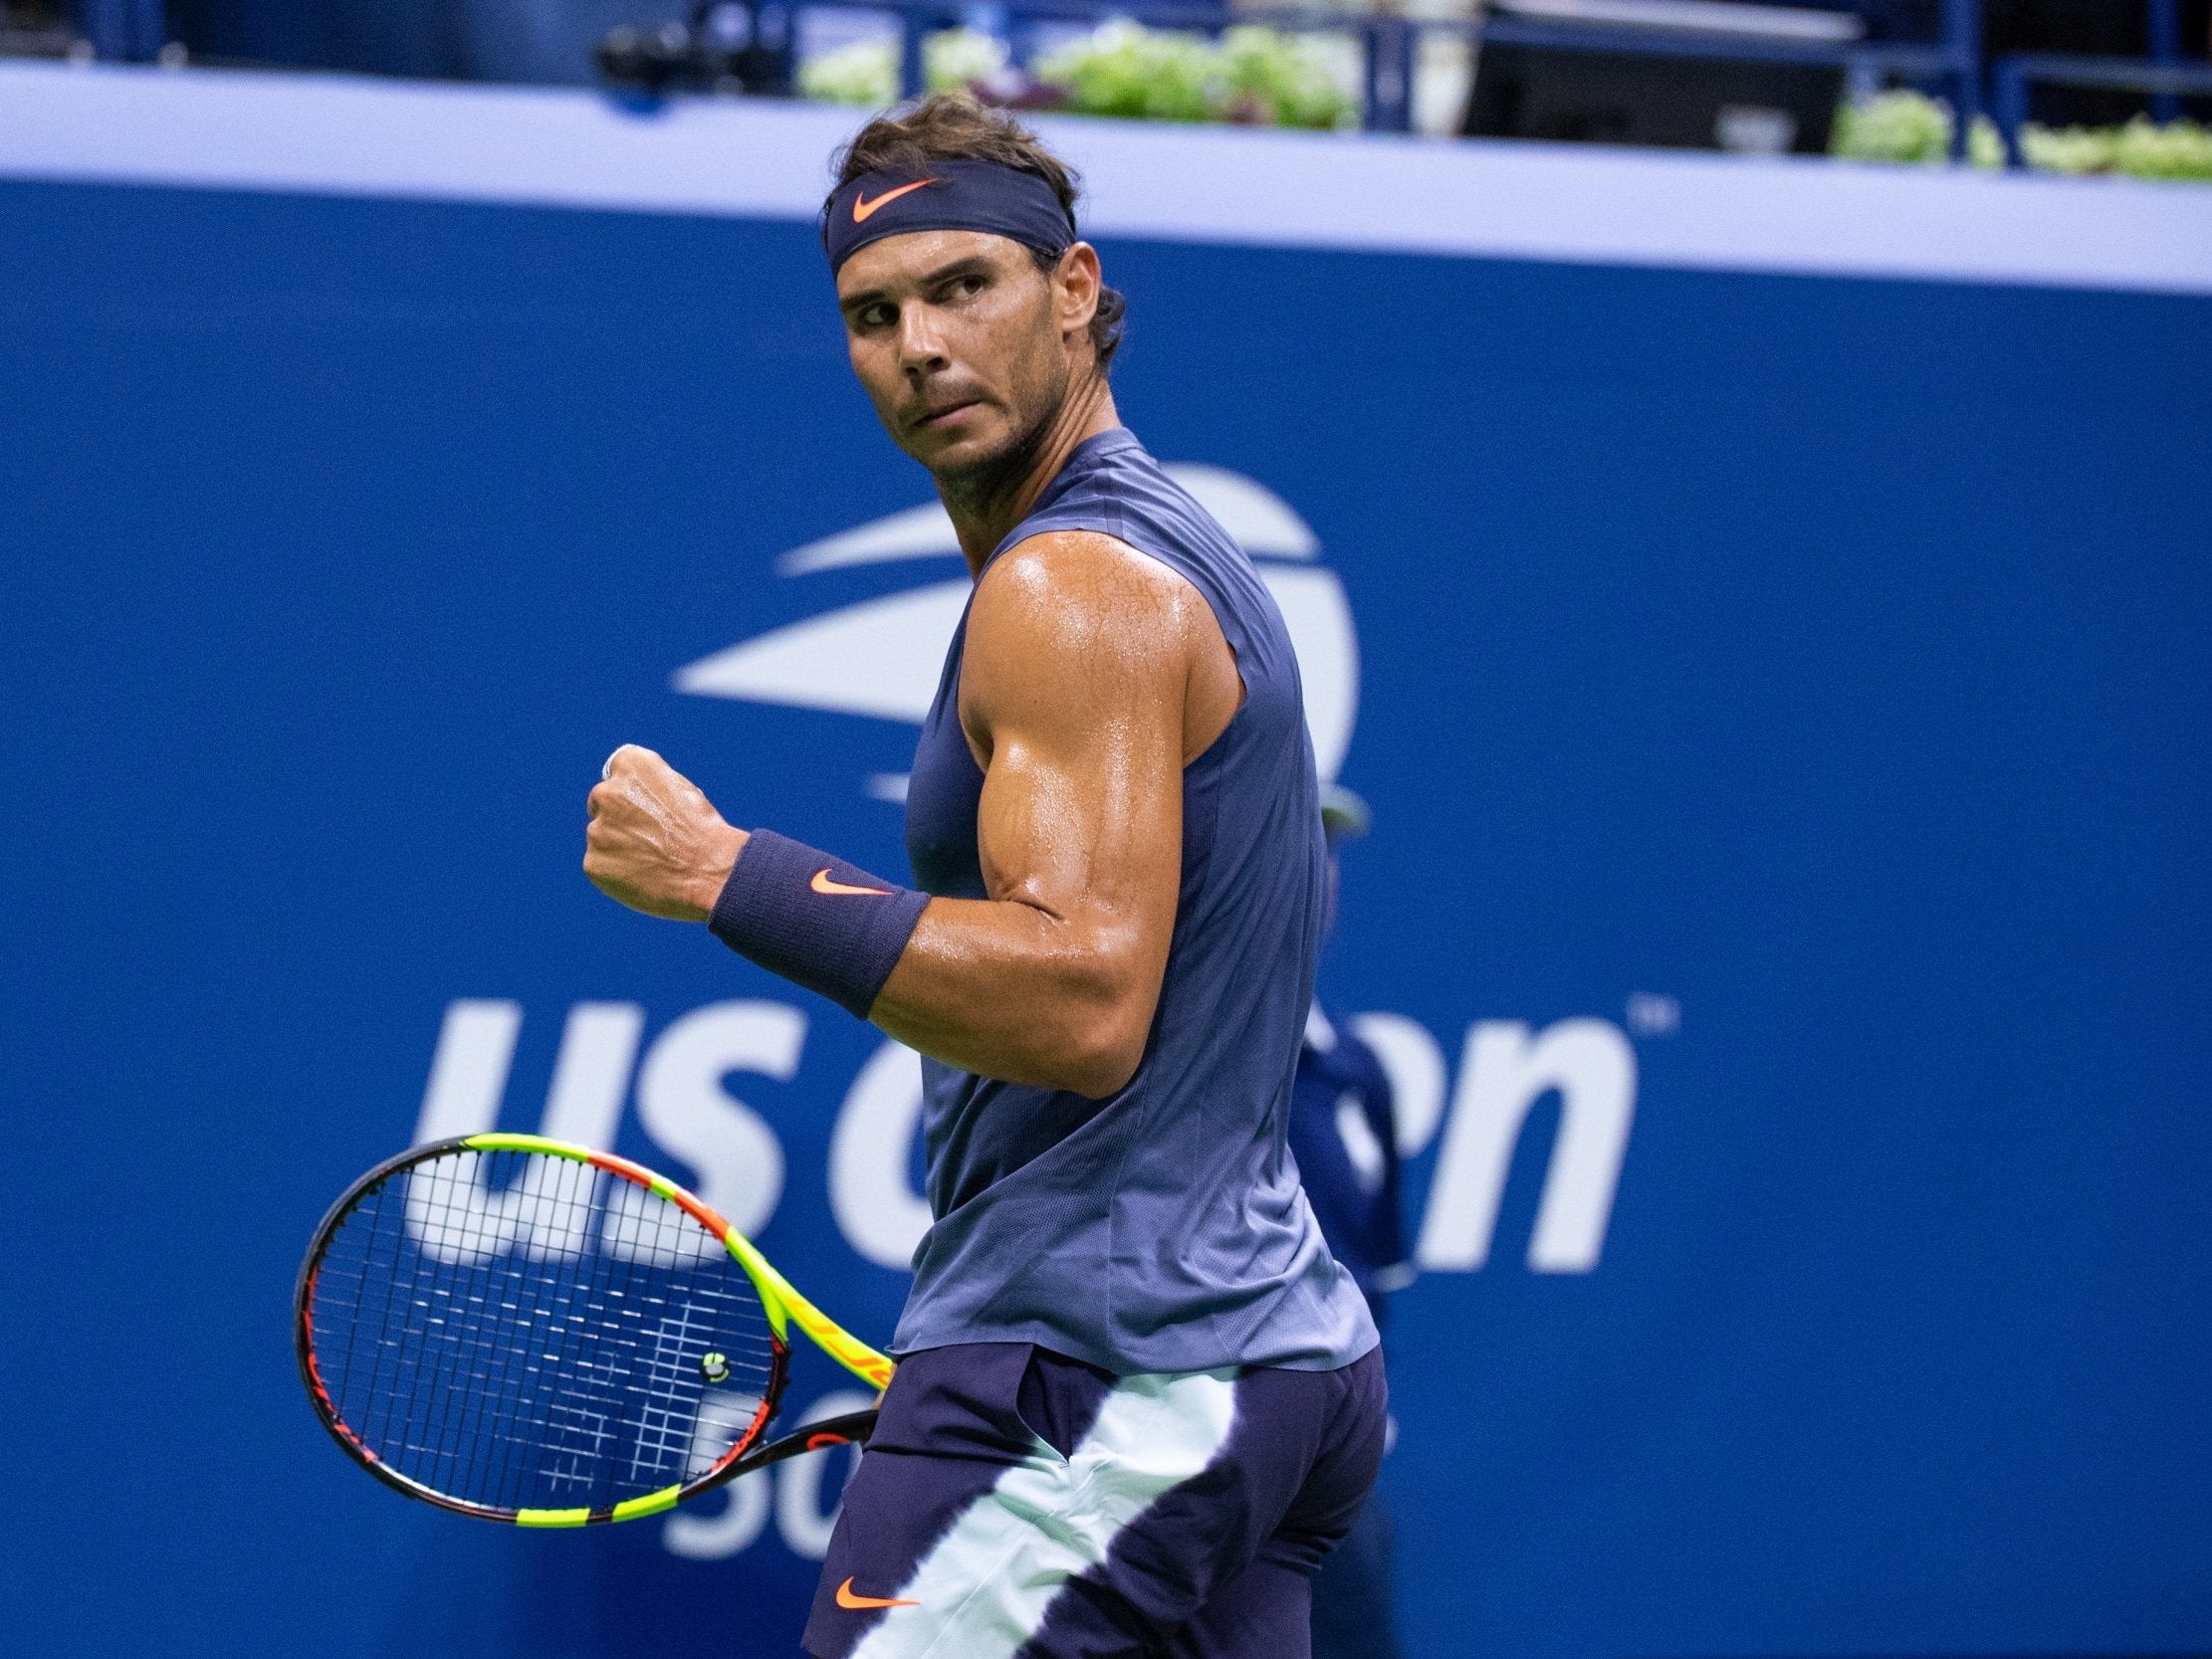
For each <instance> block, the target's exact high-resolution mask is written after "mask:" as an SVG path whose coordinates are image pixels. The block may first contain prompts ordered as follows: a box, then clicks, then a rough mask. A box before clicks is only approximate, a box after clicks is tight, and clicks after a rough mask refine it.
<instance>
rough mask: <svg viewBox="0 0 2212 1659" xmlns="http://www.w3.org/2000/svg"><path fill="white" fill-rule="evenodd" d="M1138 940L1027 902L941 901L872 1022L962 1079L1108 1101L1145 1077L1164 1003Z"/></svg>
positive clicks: (910, 945)
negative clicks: (963, 1074)
mask: <svg viewBox="0 0 2212 1659" xmlns="http://www.w3.org/2000/svg"><path fill="white" fill-rule="evenodd" d="M1117 933H1119V934H1121V935H1123V936H1118V937H1117ZM1133 933H1134V930H1116V929H1115V928H1114V927H1113V926H1112V924H1111V923H1110V922H1105V921H1102V920H1100V919H1097V918H1091V917H1085V918H1082V919H1068V918H1063V917H1058V916H1054V915H1053V914H1051V913H1050V912H1048V911H1045V910H1042V909H1039V908H1037V907H1036V906H1033V905H1029V904H1024V903H1020V902H1017V901H1008V900H961V899H935V900H932V901H931V902H930V905H929V908H928V909H927V910H926V911H924V912H923V913H922V919H921V922H920V925H919V926H918V927H917V928H916V929H915V931H914V935H913V937H912V938H910V939H909V940H908V941H907V946H906V949H905V951H904V952H903V953H901V955H900V957H899V960H898V965H897V966H895V967H894V968H893V969H892V970H891V975H890V977H889V979H887V980H886V981H885V983H884V986H883V989H882V991H881V993H880V994H879V995H878V996H877V998H876V1000H875V1004H874V1006H873V1007H872V1008H870V1010H869V1014H868V1017H869V1018H870V1019H871V1020H873V1021H874V1022H875V1023H876V1024H877V1025H878V1026H880V1027H881V1028H882V1029H883V1030H884V1031H886V1032H888V1033H889V1034H890V1035H891V1036H893V1037H896V1038H897V1039H898V1040H899V1041H900V1042H902V1043H904V1044H906V1045H907V1046H908V1047H909V1048H912V1049H918V1050H919V1051H921V1052H922V1053H924V1054H927V1055H929V1056H931V1057H932V1058H934V1059H937V1060H942V1061H944V1062H945V1063H946V1064H947V1065H951V1066H958V1067H960V1068H961V1069H962V1070H963V1071H970V1072H976V1073H980V1074H981V1075H983V1076H985V1077H995V1078H1001V1079H1004V1080H1005V1081H1006V1082H1009V1083H1026V1084H1033V1085H1037V1086H1040V1087H1043V1088H1052V1089H1069V1090H1073V1091H1074V1092H1075V1093H1077V1094H1081V1095H1089V1096H1092V1097H1094V1098H1096V1097H1100V1096H1104V1095H1110V1094H1112V1093H1113V1092H1114V1091H1115V1090H1116V1089H1119V1088H1120V1087H1121V1086H1122V1085H1123V1084H1124V1083H1126V1082H1128V1081H1129V1078H1130V1076H1131V1074H1132V1073H1133V1072H1134V1071H1135V1070H1136V1066H1137V1061H1138V1059H1139V1058H1140V1057H1141V1056H1142V1054H1143V1052H1144V1044H1145V1039H1146V1037H1147V1035H1148V1033H1149V1030H1150V1027H1151V1021H1152V1004H1153V1002H1154V1000H1156V998H1154V997H1151V996H1147V995H1145V994H1143V991H1142V989H1141V987H1142V985H1143V983H1144V979H1143V975H1142V973H1141V972H1140V971H1137V970H1136V969H1137V964H1135V963H1134V962H1133V961H1131V959H1130V958H1131V957H1132V955H1133V954H1134V951H1133V948H1132V947H1133V945H1134V943H1135V940H1134V938H1133V937H1131V936H1127V935H1130V934H1133Z"/></svg>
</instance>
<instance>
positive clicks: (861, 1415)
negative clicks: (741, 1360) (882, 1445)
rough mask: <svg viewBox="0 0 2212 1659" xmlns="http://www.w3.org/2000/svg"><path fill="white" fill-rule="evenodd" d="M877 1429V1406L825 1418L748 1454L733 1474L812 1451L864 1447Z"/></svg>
mask: <svg viewBox="0 0 2212 1659" xmlns="http://www.w3.org/2000/svg"><path fill="white" fill-rule="evenodd" d="M875 1426H876V1412H875V1407H874V1406H870V1407H869V1408H868V1409H867V1410H865V1411H848V1412H846V1413H845V1414H844V1415H843V1416H842V1417H824V1418H822V1419H821V1421H819V1422H815V1423H808V1424H806V1425H805V1426H804V1427H802V1428H797V1429H793V1430H792V1431H791V1432H790V1433H789V1434H786V1435H784V1436H782V1437H781V1438H780V1439H777V1440H771V1441H770V1442H769V1443H768V1444H767V1445H765V1446H762V1447H759V1448H757V1449H756V1450H753V1451H750V1452H747V1453H746V1454H745V1456H743V1457H741V1458H739V1459H738V1461H737V1462H736V1464H735V1465H733V1466H732V1468H731V1470H730V1473H731V1475H732V1476H733V1477H735V1476H738V1475H745V1474H750V1473H752V1472H753V1471H754V1470H756V1469H766V1468H767V1467H768V1466H769V1465H770V1464H772V1463H781V1462H782V1461H783V1460H784V1459H785V1458H787V1457H803V1456H804V1455H805V1454H806V1453H808V1452H818V1451H822V1450H824V1449H825V1448H827V1447H830V1446H864V1445H866V1444H867V1443H868V1436H869V1435H870V1434H871V1433H873V1432H874V1431H875Z"/></svg>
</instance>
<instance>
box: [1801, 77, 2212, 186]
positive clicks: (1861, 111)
mask: <svg viewBox="0 0 2212 1659" xmlns="http://www.w3.org/2000/svg"><path fill="white" fill-rule="evenodd" d="M1829 151H1830V153H1831V154H1834V155H1839V156H1844V157H1846V158H1848V159H1850V160H1854V161H1903V162H1918V163H1921V164H1924V165H1929V166H1933V165H1937V164H1940V163H1941V162H1943V161H1946V160H1948V159H1949V157H1950V152H1951V111H1950V106H1949V105H1948V104H1943V103H1941V102H1940V101H1938V100H1936V99H1932V98H1929V97H1927V96H1926V95H1925V94H1924V93H1914V92H1891V93H1881V94H1880V95H1878V96H1877V97H1874V98H1871V99H1867V100H1865V101H1863V102H1861V103H1858V104H1845V105H1844V106H1843V107H1842V108H1840V109H1838V110H1837V111H1836V131H1835V136H1834V137H1833V138H1832V139H1831V140H1830V143H1829ZM2020 154H2021V159H2022V160H2024V161H2025V162H2026V163H2027V164H2028V165H2029V166H2030V167H2031V168H2033V169H2035V170H2036V171H2038V172H2044V173H2066V174H2070V175H2076V176H2079V175H2084V174H2093V173H2125V174H2127V175H2129V176H2131V177H2134V178H2154V179H2212V129H2207V128H2205V127H2203V126H2200V125H2199V124H2198V123H2197V122H2195V121H2191V120H2177V121H2168V122H2167V123H2166V124H2165V125H2163V126H2160V125H2159V124H2157V123H2156V122H2155V121H2153V120H2151V119H2150V117H2149V116H2147V115H2137V116H2136V117H2135V118H2134V119H2133V120H2131V121H2129V122H2128V123H2127V124H2126V125H2125V126H2069V127H2062V128H2052V127H2047V126H2038V125H2036V124H2035V123H2034V122H2033V121H2030V122H2029V123H2027V124H2026V125H2024V126H2023V127H2021V129H2020ZM1967 158H1968V159H1969V160H1970V161H1972V162H1973V164H1974V165H1975V166H1977V167H2001V166H2003V165H2004V161H2005V153H2004V141H2003V140H2002V139H2001V138H2000V137H1999V136H1998V133H1997V128H1996V126H1995V124H1994V123H1993V122H1991V121H1990V120H1989V118H1988V117H1987V116H1976V117H1975V120H1974V125H1973V127H1972V128H1971V130H1969V132H1968V133H1967Z"/></svg>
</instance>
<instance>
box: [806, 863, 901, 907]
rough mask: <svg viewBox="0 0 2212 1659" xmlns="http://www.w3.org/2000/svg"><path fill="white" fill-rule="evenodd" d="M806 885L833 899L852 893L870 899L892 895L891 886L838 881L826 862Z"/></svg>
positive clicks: (854, 895) (885, 897)
mask: <svg viewBox="0 0 2212 1659" xmlns="http://www.w3.org/2000/svg"><path fill="white" fill-rule="evenodd" d="M806 885H807V886H808V887H810V888H812V889H813V890H814V891H815V892H816V893H819V894H822V895H824V896H825V897H828V898H832V899H834V898H837V897H839V896H840V895H851V896H853V897H855V898H857V897H860V896H862V895H865V896H866V897H868V898H870V899H888V898H890V897H891V890H890V889H889V888H883V887H847V886H846V885H845V884H844V883H843V882H840V881H837V880H836V879H834V878H833V877H832V876H831V875H830V873H829V866H828V865H826V864H825V865H823V866H822V867H821V868H820V869H819V870H817V871H815V872H814V879H813V880H812V881H810V882H808V883H807V884H806Z"/></svg>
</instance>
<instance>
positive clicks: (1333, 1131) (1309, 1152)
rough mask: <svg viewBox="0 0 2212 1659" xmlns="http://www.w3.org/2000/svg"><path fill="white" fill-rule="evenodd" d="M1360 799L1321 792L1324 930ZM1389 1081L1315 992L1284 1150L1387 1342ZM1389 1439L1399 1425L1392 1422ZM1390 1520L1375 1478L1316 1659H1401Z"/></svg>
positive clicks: (1324, 1606) (1363, 806) (1363, 809)
mask: <svg viewBox="0 0 2212 1659" xmlns="http://www.w3.org/2000/svg"><path fill="white" fill-rule="evenodd" d="M1369 821H1370V814H1369V812H1368V807H1367V803H1366V802H1365V801H1363V800H1361V799H1360V797H1359V796H1358V795H1355V794H1354V793H1353V792H1352V791H1351V790H1349V789H1346V788H1344V787H1342V786H1341V785H1331V786H1330V787H1329V788H1327V789H1325V790H1323V791H1322V797H1321V825H1322V828H1323V830H1324V831H1325V832H1326V834H1327V836H1328V843H1329V914H1328V926H1329V927H1331V928H1333V927H1334V926H1335V922H1336V911H1337V895H1338V893H1339V892H1340V891H1341V890H1342V884H1341V881H1340V879H1339V862H1338V861H1339V856H1340V853H1341V850H1342V848H1343V847H1344V845H1345V843H1347V842H1350V841H1354V840H1357V839H1358V838H1359V837H1360V836H1363V835H1365V834H1366V833H1367V829H1368V824H1369ZM1392 1112H1393V1102H1392V1099H1391V1087H1390V1077H1389V1075H1388V1074H1387V1073H1386V1072H1385V1071H1384V1070H1383V1063H1382V1061H1381V1059H1380V1058H1379V1057H1378V1056H1377V1055H1376V1053H1375V1051H1374V1049H1372V1048H1370V1047H1369V1046H1368V1045H1367V1044H1366V1043H1364V1042H1362V1041H1361V1040H1360V1039H1359V1038H1358V1037H1357V1036H1355V1035H1354V1034H1353V1033H1352V1032H1351V1031H1350V1030H1349V1029H1347V1028H1345V1027H1343V1026H1340V1025H1338V1024H1337V1023H1336V1022H1334V1021H1333V1020H1331V1019H1330V1018H1329V1016H1328V1015H1327V1014H1326V1013H1324V1012H1323V1011H1322V1008H1321V1003H1320V1000H1319V999H1318V998H1316V999H1315V1001H1314V1004H1313V1007H1312V1010H1311V1011H1310V1012H1309V1013H1308V1015H1307V1016H1306V1035H1305V1042H1304V1044H1303V1046H1301V1048H1300V1049H1299V1051H1298V1074H1297V1081H1296V1084H1295V1086H1294V1089H1293V1092H1292V1095H1291V1103H1290V1150H1291V1154H1292V1155H1293V1156H1294V1157H1296V1158H1297V1160H1298V1173H1299V1176H1300V1178H1301V1179H1302V1180H1303V1182H1304V1183H1305V1189H1306V1199H1307V1201H1308V1202H1309V1203H1310V1204H1311V1205H1312V1206H1313V1214H1314V1219H1315V1220H1317V1221H1319V1222H1320V1224H1321V1236H1322V1237H1323V1238H1324V1239H1326V1240H1327V1241H1328V1246H1329V1253H1330V1254H1331V1255H1333V1256H1335V1257H1336V1259H1337V1262H1338V1263H1339V1264H1340V1265H1341V1266H1343V1267H1344V1268H1346V1269H1348V1270H1349V1271H1350V1273H1351V1275H1352V1277H1353V1279H1354V1281H1355V1282H1356V1283H1357V1284H1358V1285H1359V1287H1360V1289H1361V1291H1362V1292H1364V1293H1365V1294H1366V1297H1367V1305H1368V1307H1369V1309H1370V1310H1371V1311H1372V1312H1373V1314H1374V1316H1375V1324H1376V1327H1377V1328H1378V1329H1379V1330H1382V1331H1383V1332H1384V1336H1385V1341H1386V1342H1387V1341H1388V1337H1389V1330H1388V1325H1387V1323H1386V1322H1387V1318H1388V1307H1387V1304H1388V1300H1389V1297H1390V1293H1391V1292H1392V1291H1394V1290H1402V1289H1404V1288H1405V1286H1406V1285H1407V1284H1409V1283H1410V1282H1411V1281H1412V1279H1413V1273H1414V1270H1413V1265H1412V1264H1411V1263H1410V1262H1409V1261H1408V1260H1407V1259H1406V1246H1405V1236H1404V1231H1403V1228H1402V1226H1401V1222H1400V1216H1399V1198H1398V1187H1399V1181H1398V1131H1397V1127H1396V1122H1395V1120H1394V1118H1393V1116H1392ZM1392 1428H1393V1438H1395V1430H1396V1424H1395V1423H1393V1425H1392ZM1394 1533H1395V1528H1394V1526H1393V1524H1392V1521H1391V1514H1390V1509H1389V1506H1388V1505H1387V1504H1386V1503H1385V1502H1384V1500H1383V1494H1382V1489H1381V1488H1380V1487H1379V1486H1378V1487H1376V1488H1374V1489H1373V1490H1371V1491H1370V1492H1369V1494H1368V1498H1367V1505H1366V1507H1365V1508H1364V1509H1363V1510H1361V1512H1360V1516H1359V1519H1358V1520H1357V1521H1356V1522H1354V1523H1353V1526H1352V1531H1351V1533H1350V1534H1349V1535H1348V1536H1347V1537H1346V1538H1345V1540H1344V1542H1343V1543H1342V1544H1340V1545H1338V1546H1337V1548H1336V1550H1335V1552H1334V1553H1333V1554H1332V1555H1330V1556H1329V1557H1328V1558H1327V1559H1326V1560H1324V1561H1323V1562H1322V1563H1321V1568H1320V1570H1319V1571H1318V1572H1316V1573H1315V1574H1314V1578H1313V1659H1399V1652H1400V1650H1399V1646H1398V1622H1397V1618H1396V1616H1395V1612H1394V1605H1395V1600H1396V1597H1395V1594H1394V1591H1393V1585H1392V1576H1393V1575H1392V1566H1391V1561H1392V1555H1393V1540H1394Z"/></svg>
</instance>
